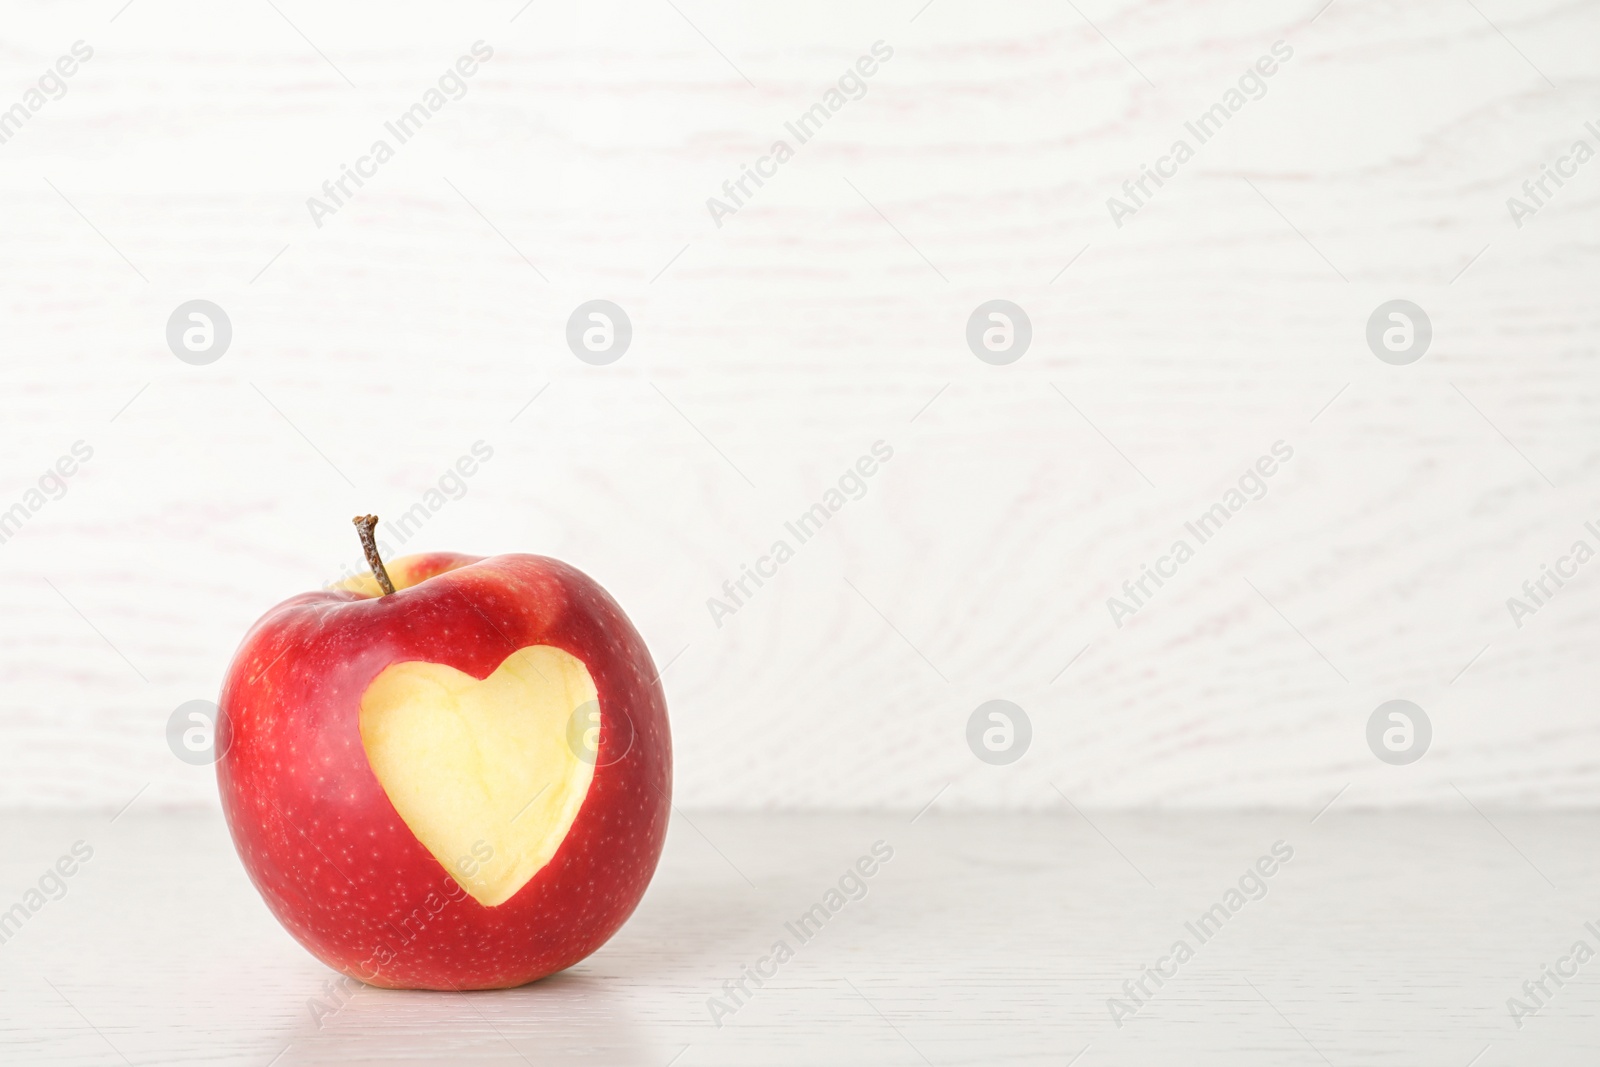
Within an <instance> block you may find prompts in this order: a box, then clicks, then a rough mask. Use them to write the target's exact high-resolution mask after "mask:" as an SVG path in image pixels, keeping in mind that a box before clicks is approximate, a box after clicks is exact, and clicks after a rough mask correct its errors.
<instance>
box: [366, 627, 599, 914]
mask: <svg viewBox="0 0 1600 1067" xmlns="http://www.w3.org/2000/svg"><path fill="white" fill-rule="evenodd" d="M580 710H581V712H582V714H581V715H580V716H579V719H580V720H581V721H582V722H583V724H584V725H585V726H589V727H593V728H597V727H598V725H599V711H598V704H597V703H596V692H595V685H594V679H593V678H592V677H591V676H590V674H589V670H588V668H587V667H585V666H584V664H583V662H582V661H581V660H579V659H577V658H576V657H574V656H573V655H571V654H570V653H568V652H566V651H564V650H562V649H559V648H554V647H551V646H549V645H530V646H528V647H526V648H521V649H518V650H517V651H515V652H513V653H512V654H511V655H509V656H507V657H506V658H505V660H504V661H502V662H501V664H500V666H498V667H496V668H495V669H494V671H493V673H491V674H490V675H489V676H488V677H487V678H484V679H482V680H479V679H477V678H474V677H473V676H472V675H470V674H467V673H465V672H463V671H459V670H456V669H455V668H454V667H450V666H446V665H445V664H443V663H426V662H419V661H409V662H405V663H394V664H391V665H389V666H388V667H385V668H384V669H383V671H382V672H381V673H380V674H379V675H378V676H377V677H376V678H374V679H373V680H372V684H371V685H369V686H368V687H367V689H366V691H365V692H364V693H362V695H361V715H360V725H361V743H362V745H363V746H364V747H365V749H366V752H367V762H368V763H370V764H371V765H372V771H373V773H374V774H375V775H377V778H378V782H379V784H381V785H382V786H383V791H384V792H385V793H387V794H388V796H389V801H390V802H391V803H392V804H393V805H394V808H395V811H397V812H399V814H400V818H401V819H402V820H404V822H405V824H406V826H408V827H410V829H411V832H412V833H414V834H416V835H417V840H418V841H420V842H422V845H423V847H424V848H426V849H427V850H428V851H429V852H431V853H432V854H433V856H434V858H435V859H437V860H438V861H439V862H440V863H441V864H442V865H443V866H444V868H445V870H446V871H448V872H449V873H450V876H451V877H452V878H454V879H455V880H456V881H457V882H459V883H460V884H461V887H462V888H463V889H465V890H466V891H467V892H468V893H470V894H471V895H472V896H473V898H474V899H476V900H477V901H478V902H479V903H480V904H483V905H485V906H487V907H494V906H496V905H499V904H503V903H505V902H506V901H507V900H510V899H511V898H512V897H513V896H515V895H516V892H517V890H519V889H521V888H522V887H523V886H524V885H526V884H527V883H528V880H529V879H530V878H532V877H533V876H534V875H535V874H537V873H538V872H539V869H540V868H542V867H543V866H544V865H545V864H546V863H548V862H550V858H551V857H552V856H554V855H555V853H556V850H557V849H558V848H560V846H561V842H562V841H563V840H564V839H565V838H566V836H567V831H568V830H570V829H571V828H572V821H573V819H575V818H577V815H578V809H579V808H581V807H582V806H583V800H584V797H586V796H587V795H588V793H589V783H590V781H591V779H592V778H593V777H594V758H593V754H592V752H589V751H587V750H586V749H585V748H584V746H583V743H582V741H579V743H577V744H574V743H572V741H571V740H569V739H571V738H574V737H576V738H580V739H588V738H592V737H593V736H594V732H593V730H592V729H591V730H588V731H585V730H579V731H577V732H576V733H574V731H573V730H572V724H573V723H574V721H575V719H574V716H575V713H578V712H580ZM586 757H587V758H586Z"/></svg>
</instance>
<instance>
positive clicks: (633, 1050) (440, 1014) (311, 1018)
mask: <svg viewBox="0 0 1600 1067" xmlns="http://www.w3.org/2000/svg"><path fill="white" fill-rule="evenodd" d="M330 977H331V975H330ZM307 994H308V996H307V1001H306V1006H305V1008H304V1009H303V1011H302V1014H301V1017H300V1022H301V1025H300V1026H299V1027H298V1028H297V1029H296V1030H295V1031H294V1032H293V1033H292V1034H289V1035H286V1037H285V1041H286V1042H287V1044H288V1045H289V1048H288V1051H286V1052H285V1053H284V1054H283V1056H282V1058H281V1059H280V1060H279V1061H277V1062H278V1067H294V1065H300V1064H322V1063H335V1062H337V1063H376V1062H387V1061H390V1060H395V1061H402V1062H405V1063H407V1064H435V1063H437V1064H440V1065H446V1064H448V1065H450V1067H457V1065H459V1064H462V1063H472V1064H501V1063H504V1064H517V1065H526V1064H527V1063H529V1062H533V1063H539V1064H546V1063H560V1064H574V1065H589V1064H593V1065H595V1067H603V1065H613V1064H648V1065H651V1067H660V1065H661V1064H662V1063H665V1062H667V1060H668V1059H670V1058H671V1057H672V1055H673V1054H674V1053H675V1052H677V1051H678V1049H679V1048H681V1047H682V1042H679V1043H678V1045H672V1044H671V1038H670V1037H669V1036H668V1035H666V1034H659V1035H657V1038H658V1039H656V1040H652V1039H651V1037H650V1036H649V1035H648V1034H646V1033H645V1031H644V1030H642V1029H641V1027H640V1025H639V1022H638V1020H637V1018H636V1017H635V1014H634V1011H633V1007H632V1005H633V1003H634V1001H635V1000H636V999H637V998H635V997H632V996H630V995H629V990H628V989H627V988H626V987H625V986H623V985H619V983H617V982H615V981H609V980H606V979H602V978H597V977H593V976H587V975H582V974H576V973H574V972H573V971H565V972H562V973H561V974H555V975H551V976H550V977H548V978H545V979H542V980H540V981H538V982H534V983H532V984H530V985H525V986H521V987H519V988H516V989H498V990H484V991H480V992H472V993H440V992H433V991H427V990H404V989H378V988H376V987H372V986H360V987H358V988H356V989H355V990H354V991H353V992H351V991H345V992H342V993H341V992H334V993H331V994H330V993H329V992H328V990H327V989H326V988H325V987H317V988H312V989H308V990H307Z"/></svg>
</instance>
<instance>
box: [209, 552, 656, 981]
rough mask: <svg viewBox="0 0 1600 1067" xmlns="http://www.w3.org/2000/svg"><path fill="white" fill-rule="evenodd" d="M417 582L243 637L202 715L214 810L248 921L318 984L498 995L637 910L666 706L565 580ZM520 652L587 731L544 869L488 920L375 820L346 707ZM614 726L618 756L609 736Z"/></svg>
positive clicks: (610, 607) (506, 577) (616, 623)
mask: <svg viewBox="0 0 1600 1067" xmlns="http://www.w3.org/2000/svg"><path fill="white" fill-rule="evenodd" d="M424 565H425V571H426V572H427V573H432V574H434V575H435V576H434V577H431V578H428V579H427V580H426V581H420V583H419V584H415V585H412V586H410V587H409V588H406V589H402V590H400V591H398V592H396V593H394V594H391V595H389V596H384V597H363V596H361V595H359V594H356V593H348V592H316V593H306V594H303V595H301V596H297V597H294V598H292V599H290V600H287V601H285V602H283V603H282V604H280V605H278V606H277V607H276V608H273V609H272V610H271V611H269V612H267V614H266V615H264V616H263V617H262V618H261V619H260V621H258V622H257V623H256V625H255V626H254V627H253V628H252V629H251V631H250V632H249V634H247V635H246V637H245V639H244V642H243V644H242V645H241V646H240V647H239V651H238V653H237V654H236V655H235V656H234V659H233V663H232V665H231V666H230V667H229V669H228V674H227V679H226V681H225V682H224V684H223V688H222V697H221V700H220V707H221V709H222V714H221V715H219V716H218V734H217V744H218V748H219V750H221V751H223V753H224V754H223V756H222V758H221V759H219V760H218V761H217V784H218V786H219V788H220V791H221V794H222V808H223V812H224V814H225V815H226V817H227V822H228V828H229V830H230V831H231V832H232V834H233V841H234V845H235V847H236V848H237V849H238V852H239V858H240V859H241V860H242V861H243V863H244V868H245V870H246V872H248V874H249V876H250V879H251V881H252V882H254V883H255V887H256V889H257V890H259V891H260V893H261V895H262V897H263V898H264V899H265V900H266V903H267V907H268V908H270V909H271V911H272V913H273V915H275V916H277V918H278V921H279V922H281V923H282V924H283V925H284V927H285V928H287V929H288V931H289V932H290V933H291V934H293V935H294V937H295V939H296V940H298V941H299V942H300V943H301V944H302V945H304V946H305V947H306V948H307V949H309V950H310V951H311V953H312V954H313V955H315V956H316V957H317V958H318V959H320V960H322V961H323V962H324V963H326V964H327V965H328V966H330V967H332V968H334V969H335V970H338V971H342V972H343V973H345V974H347V975H350V976H352V977H354V978H357V979H360V980H361V981H363V982H367V983H369V984H371V985H378V986H387V987H392V988H421V989H440V990H463V989H498V988H506V987H509V986H518V985H522V984H524V983H526V982H531V981H534V980H535V979H538V978H542V977H544V976H545V975H548V974H552V973H554V972H556V971H559V970H562V969H563V968H566V967H570V966H572V965H573V964H574V963H577V962H578V961H579V960H581V959H583V958H584V957H585V956H588V955H589V954H590V953H591V952H593V951H595V949H597V948H599V947H600V946H601V945H602V944H604V943H605V942H606V941H607V939H609V938H610V937H611V935H612V934H614V933H616V932H617V929H618V928H619V927H621V926H622V924H623V922H624V921H625V920H626V919H627V918H628V916H629V915H631V914H632V913H633V909H634V908H635V907H636V906H637V905H638V903H639V899H640V898H641V897H642V896H643V895H644V891H645V887H646V886H647V885H648V884H649V882H650V877H651V875H652V874H653V873H654V872H655V868H656V862H657V860H658V859H659V858H660V856H661V847H662V843H663V842H664V840H665V838H666V832H667V817H668V814H669V811H670V807H671V800H670V796H671V791H672V742H671V738H670V736H669V733H668V728H667V708H666V699H665V697H664V696H663V694H662V691H661V685H660V681H659V678H658V677H657V672H656V669H655V666H654V663H653V662H652V660H651V658H650V653H649V650H648V649H646V647H645V644H644V641H643V639H642V638H640V636H639V634H638V632H637V631H635V630H634V628H633V625H632V624H631V623H630V622H629V621H628V619H627V617H626V616H625V615H624V614H623V613H622V609H621V608H620V607H619V606H618V605H617V603H616V601H614V600H613V599H612V598H611V597H610V595H609V594H607V593H606V591H605V590H604V589H602V588H601V587H600V586H599V585H598V584H597V583H596V582H595V581H594V580H593V579H591V578H589V577H588V576H587V575H585V574H583V573H582V572H581V571H579V570H577V569H575V568H573V567H570V566H568V565H567V564H565V563H562V562H560V561H558V560H553V559H548V558H545V557H542V556H530V555H505V556H495V557H492V558H488V559H483V558H481V557H476V556H462V555H457V554H455V553H438V554H434V555H430V556H429V557H427V559H426V560H425V561H424ZM528 645H553V646H555V647H557V648H561V649H564V650H566V651H567V652H569V653H571V654H572V655H574V656H576V657H577V658H578V659H580V660H582V661H583V663H584V664H585V665H586V666H587V667H588V669H589V673H590V675H592V676H593V678H594V682H595V686H596V689H597V691H598V694H599V703H600V710H601V721H602V723H603V724H605V726H606V728H605V729H604V730H603V732H602V736H601V738H600V748H599V752H598V755H597V759H596V762H595V768H594V777H593V779H592V780H591V782H590V785H589V791H588V794H587V796H586V797H585V799H584V802H583V806H582V807H581V808H580V809H579V811H578V814H577V817H576V818H575V819H574V820H573V823H572V827H571V829H570V831H569V832H568V834H567V836H566V838H565V839H564V840H563V841H562V843H561V845H560V847H559V849H558V850H557V852H556V854H555V855H554V856H553V857H552V858H551V860H550V862H549V863H548V864H546V865H545V866H544V867H543V868H542V869H540V870H539V871H538V873H536V874H535V875H534V876H533V878H532V879H530V880H529V881H528V883H527V884H526V885H524V886H523V887H522V888H521V889H520V890H518V891H517V893H516V894H515V895H514V896H513V897H512V898H511V899H510V900H507V901H506V902H505V903H503V904H501V905H499V906H497V907H493V908H490V907H485V906H484V905H482V904H480V903H479V902H478V901H477V900H475V899H474V898H473V897H471V896H470V895H468V894H467V893H466V891H465V890H464V889H462V888H461V886H460V885H459V884H458V883H457V882H456V881H455V880H454V879H453V878H451V877H450V875H449V874H448V873H446V871H445V869H444V867H443V866H441V865H440V863H439V861H438V860H436V859H435V858H434V857H433V855H432V854H431V853H430V852H429V851H428V850H427V849H426V848H424V847H423V845H422V843H421V842H420V841H418V840H417V838H416V837H415V835H413V834H412V832H411V830H410V829H409V828H408V827H407V826H406V824H405V823H404V822H403V821H402V820H401V818H400V816H399V814H398V813H397V812H396V811H395V809H394V806H393V805H392V804H391V803H390V801H389V797H388V795H387V794H386V793H385V792H384V790H383V787H382V785H380V784H379V782H378V779H377V777H376V776H375V775H374V773H373V771H372V768H371V766H370V764H369V763H368V762H367V755H366V750H365V748H364V747H363V746H362V742H361V732H360V727H359V706H360V700H361V695H362V693H363V692H365V690H366V688H367V686H368V685H369V684H370V683H371V682H372V680H373V679H374V678H375V677H376V676H377V675H378V673H379V672H380V671H382V670H383V669H384V668H385V667H387V666H389V665H390V664H391V663H398V662H402V661H407V660H424V661H429V662H433V663H443V664H448V665H449V666H451V667H454V668H456V669H457V670H460V671H464V672H466V673H468V674H471V675H473V676H474V677H477V678H480V679H481V678H484V677H486V676H488V675H489V674H490V673H491V672H492V671H493V670H494V669H495V668H496V667H498V666H499V665H500V663H501V661H502V660H504V659H505V658H506V656H508V655H510V654H511V653H512V652H514V651H516V650H517V649H518V648H523V647H526V646H528ZM623 716H625V717H626V718H627V720H629V722H630V723H631V725H632V731H631V734H632V736H631V738H630V737H629V732H628V731H627V730H625V729H618V728H615V727H616V725H617V724H618V723H619V719H620V717H623ZM623 747H626V754H624V755H622V756H621V757H620V758H617V756H616V753H617V751H618V750H619V749H621V748H623Z"/></svg>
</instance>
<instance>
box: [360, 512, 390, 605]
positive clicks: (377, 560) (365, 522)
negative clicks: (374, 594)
mask: <svg viewBox="0 0 1600 1067" xmlns="http://www.w3.org/2000/svg"><path fill="white" fill-rule="evenodd" d="M350 521H351V522H353V523H355V524H356V532H357V533H359V534H360V535H361V551H363V552H365V553H366V554H367V566H369V567H371V568H372V576H373V577H374V578H376V579H378V585H379V587H380V588H382V589H383V595H384V596H388V595H389V594H390V593H392V592H394V583H393V582H391V581H390V580H389V572H388V571H387V570H385V569H384V566H383V557H382V556H380V555H378V542H377V539H376V538H374V537H373V536H372V530H373V527H375V526H377V525H378V516H376V515H357V516H356V517H355V518H353V519H351V520H350Z"/></svg>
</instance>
